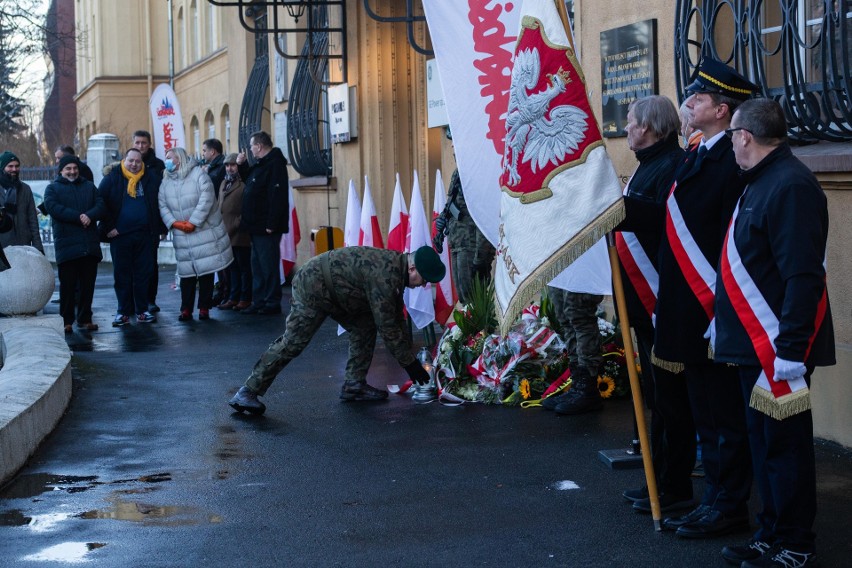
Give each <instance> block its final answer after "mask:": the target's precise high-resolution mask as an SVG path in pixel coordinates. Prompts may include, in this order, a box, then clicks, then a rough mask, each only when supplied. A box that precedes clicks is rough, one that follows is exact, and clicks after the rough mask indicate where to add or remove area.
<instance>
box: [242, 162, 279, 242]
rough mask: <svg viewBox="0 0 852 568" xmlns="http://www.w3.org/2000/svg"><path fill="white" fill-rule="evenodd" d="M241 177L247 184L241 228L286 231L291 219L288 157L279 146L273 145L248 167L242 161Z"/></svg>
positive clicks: (255, 231) (261, 231) (254, 230)
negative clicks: (273, 146)
mask: <svg viewBox="0 0 852 568" xmlns="http://www.w3.org/2000/svg"><path fill="white" fill-rule="evenodd" d="M240 177H241V178H242V179H244V180H245V184H246V185H245V189H244V190H243V212H242V214H243V216H242V222H241V224H240V230H241V231H244V232H247V233H250V234H255V235H265V234H266V230H267V229H270V230H271V231H272V232H273V233H277V234H281V233H286V232H287V231H288V229H289V221H290V185H289V180H288V177H287V159H286V158H285V157H284V154H282V153H281V150H279V149H278V148H272V150H270V152H269V153H268V154H266V155H265V156H264V157H262V158H261V159H259V160H258V161H257V163H255V164H254V165H253V166H252V167H251V168H248V167H247V166H246V165H245V164H243V165H242V166H240Z"/></svg>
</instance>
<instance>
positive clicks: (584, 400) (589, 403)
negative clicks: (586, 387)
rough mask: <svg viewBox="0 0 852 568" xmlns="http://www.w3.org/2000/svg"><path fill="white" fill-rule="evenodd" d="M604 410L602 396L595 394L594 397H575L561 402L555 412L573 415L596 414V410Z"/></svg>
mask: <svg viewBox="0 0 852 568" xmlns="http://www.w3.org/2000/svg"><path fill="white" fill-rule="evenodd" d="M602 408H603V399H602V398H601V397H600V395H598V394H595V395H593V396H585V395H581V396H575V397H573V398H571V399H568V400H566V401H564V402H560V403H559V404H557V405H556V408H554V409H553V410H554V412H556V414H565V415H573V414H584V413H586V412H594V411H596V410H601V409H602Z"/></svg>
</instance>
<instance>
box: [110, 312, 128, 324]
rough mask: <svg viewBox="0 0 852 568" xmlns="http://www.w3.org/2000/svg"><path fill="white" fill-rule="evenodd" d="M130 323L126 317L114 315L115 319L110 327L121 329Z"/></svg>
mask: <svg viewBox="0 0 852 568" xmlns="http://www.w3.org/2000/svg"><path fill="white" fill-rule="evenodd" d="M129 323H130V318H129V317H128V316H123V315H121V314H115V319H114V320H112V327H121V326H123V325H127V324H129Z"/></svg>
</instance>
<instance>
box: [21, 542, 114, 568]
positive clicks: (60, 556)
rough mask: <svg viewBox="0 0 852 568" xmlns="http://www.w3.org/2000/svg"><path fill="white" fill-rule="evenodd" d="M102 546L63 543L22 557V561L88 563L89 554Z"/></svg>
mask: <svg viewBox="0 0 852 568" xmlns="http://www.w3.org/2000/svg"><path fill="white" fill-rule="evenodd" d="M104 546H106V543H105V542H63V543H61V544H56V545H54V546H50V547H48V548H45V549H44V550H41V551H39V552H36V553H35V554H30V555H29V556H24V557H23V559H22V560H29V561H35V562H39V561H41V562H45V561H47V562H66V563H69V564H76V563H81V562H89V561H90V560H91V558H89V553H91V552H92V551H93V550H97V549H99V548H103V547H104Z"/></svg>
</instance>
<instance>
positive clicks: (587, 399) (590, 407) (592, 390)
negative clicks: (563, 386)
mask: <svg viewBox="0 0 852 568" xmlns="http://www.w3.org/2000/svg"><path fill="white" fill-rule="evenodd" d="M571 378H572V380H573V382H572V383H571V390H569V391H568V394H566V395H565V397H566V398H565V400H562V401H560V402H559V404H557V405H556V408H554V409H553V410H554V411H556V413H557V414H582V413H584V412H592V411H594V410H600V409H601V408H603V401H602V400H601V392H600V390H598V381H597V377H592V375H591V373H589V370H588V369H585V368H582V367H581V368H578V369H577V372H576V373H573V374H572V376H571Z"/></svg>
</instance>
